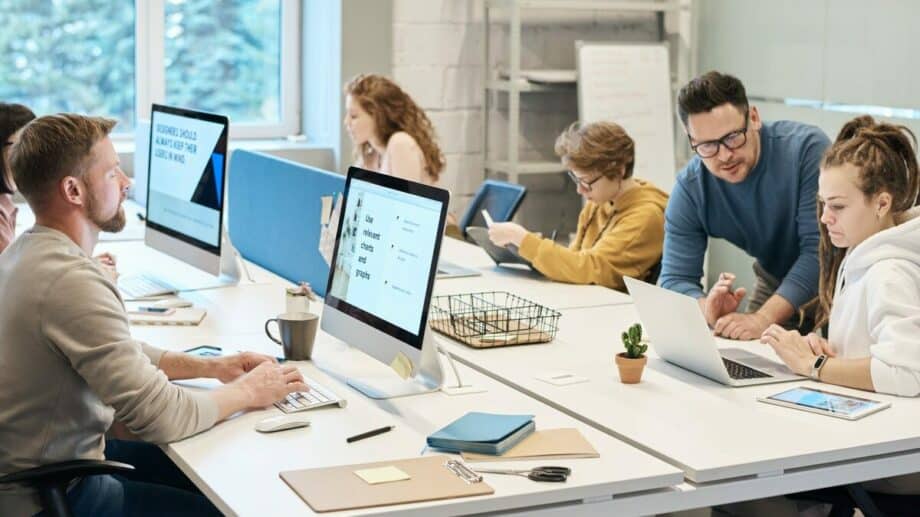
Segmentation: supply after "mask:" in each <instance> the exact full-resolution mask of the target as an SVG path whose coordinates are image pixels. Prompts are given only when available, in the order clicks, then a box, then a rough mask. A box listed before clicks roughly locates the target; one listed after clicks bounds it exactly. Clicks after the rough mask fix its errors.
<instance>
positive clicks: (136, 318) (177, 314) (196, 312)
mask: <svg viewBox="0 0 920 517" xmlns="http://www.w3.org/2000/svg"><path fill="white" fill-rule="evenodd" d="M205 314H207V310H206V309H204V308H202V307H183V308H180V309H176V310H175V311H174V312H173V313H172V314H169V315H167V316H163V315H160V314H141V313H137V312H130V310H129V312H128V322H130V323H131V324H132V325H186V326H189V325H198V324H199V323H201V320H203V319H204V316H205Z"/></svg>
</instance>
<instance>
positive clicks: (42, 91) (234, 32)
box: [0, 0, 300, 138]
mask: <svg viewBox="0 0 920 517" xmlns="http://www.w3.org/2000/svg"><path fill="white" fill-rule="evenodd" d="M299 4H300V3H299V1H298V0H136V1H135V2H133V3H132V2H104V1H100V0H84V1H74V0H70V1H68V0H55V1H48V2H34V1H33V0H8V1H7V4H6V7H5V9H4V10H3V11H2V12H0V24H2V25H0V26H3V27H5V29H4V31H2V32H0V51H2V53H3V55H4V56H5V57H4V59H3V60H0V99H2V100H4V101H6V102H21V103H23V104H26V105H28V106H29V107H31V108H32V109H33V110H34V111H35V112H36V113H39V114H44V113H53V112H58V111H76V112H84V113H92V114H99V115H106V116H110V117H114V118H116V119H118V120H119V125H118V126H117V128H116V131H119V132H121V133H124V136H125V137H126V138H130V134H131V132H132V131H133V127H134V123H135V117H136V116H139V117H141V118H149V116H150V104H151V103H154V102H157V103H164V104H171V105H177V106H183V107H188V108H192V109H200V110H205V111H213V112H217V113H221V114H226V115H228V116H229V117H230V121H231V137H233V138H268V137H278V136H285V135H289V134H295V133H299V132H300V98H299V90H300V88H299V62H298V56H299V50H298V47H299V30H300V29H299V21H300V5H299Z"/></svg>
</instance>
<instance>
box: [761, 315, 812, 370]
mask: <svg viewBox="0 0 920 517" xmlns="http://www.w3.org/2000/svg"><path fill="white" fill-rule="evenodd" d="M760 342H761V343H764V344H767V345H770V347H771V348H773V350H774V351H775V352H776V355H778V356H779V358H780V359H782V360H783V362H784V363H786V366H788V367H789V368H790V369H791V370H792V371H794V372H795V373H797V374H799V375H806V376H807V375H811V367H812V366H813V365H814V364H815V359H817V358H818V355H819V354H816V353H815V352H814V350H812V345H811V344H810V343H809V341H808V340H807V339H806V338H805V336H803V335H801V334H799V333H798V332H796V331H795V330H786V329H784V328H783V327H781V326H779V325H776V324H773V325H770V326H769V327H768V328H767V330H765V331H764V333H763V335H762V336H761V337H760Z"/></svg>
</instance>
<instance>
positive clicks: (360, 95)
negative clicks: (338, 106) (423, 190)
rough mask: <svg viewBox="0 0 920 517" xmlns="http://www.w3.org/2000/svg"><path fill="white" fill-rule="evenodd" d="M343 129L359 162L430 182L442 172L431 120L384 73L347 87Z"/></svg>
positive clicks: (365, 76) (358, 78) (361, 77)
mask: <svg viewBox="0 0 920 517" xmlns="http://www.w3.org/2000/svg"><path fill="white" fill-rule="evenodd" d="M344 124H345V129H346V131H348V136H349V137H351V141H352V142H353V143H354V162H355V165H357V166H359V167H363V168H365V169H371V170H375V171H378V172H382V173H385V174H391V175H393V176H398V177H400V178H405V179H408V180H412V181H417V182H419V183H425V184H428V185H437V184H438V180H439V178H440V176H441V172H442V171H443V170H444V155H443V154H442V153H441V149H440V148H439V147H438V143H437V137H436V136H435V131H434V127H433V126H432V125H431V120H429V119H428V116H427V115H425V112H424V111H423V110H422V109H421V108H420V107H419V106H418V104H416V103H415V101H413V100H412V97H410V96H409V94H407V93H406V92H405V91H404V90H403V89H402V88H400V87H399V86H398V85H397V84H396V83H394V82H393V81H391V80H390V79H387V78H386V77H383V76H380V75H374V74H361V75H358V76H356V77H355V78H354V79H352V80H351V81H349V82H348V84H346V85H345V120H344Z"/></svg>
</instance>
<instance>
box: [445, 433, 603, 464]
mask: <svg viewBox="0 0 920 517" xmlns="http://www.w3.org/2000/svg"><path fill="white" fill-rule="evenodd" d="M599 457H600V454H598V453H597V450H596V449H595V448H594V447H593V446H592V445H591V443H589V442H588V440H586V439H585V437H584V435H582V434H581V432H580V431H579V430H578V429H573V428H563V429H543V430H540V431H534V432H533V434H531V435H530V436H528V437H527V438H524V439H523V440H521V442H520V443H518V444H517V445H515V446H514V447H512V448H510V449H508V450H507V451H506V452H505V453H504V454H502V455H500V456H493V455H490V454H477V453H475V452H464V453H463V459H465V460H466V461H469V462H480V461H508V460H569V459H576V458H599Z"/></svg>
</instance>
